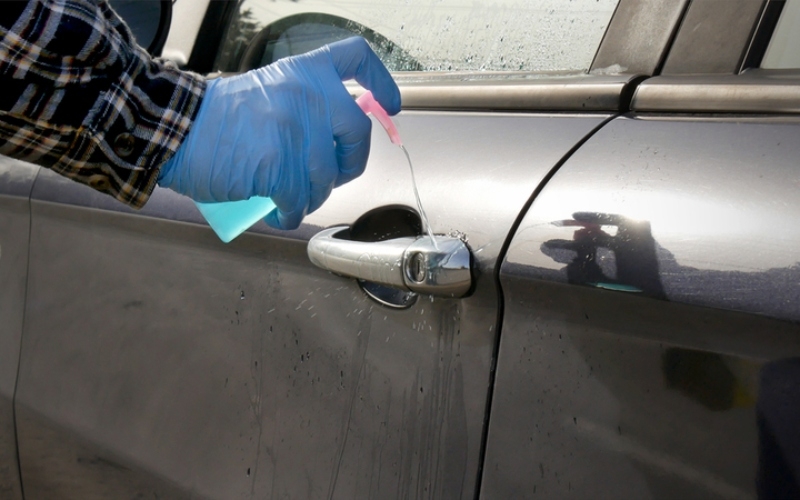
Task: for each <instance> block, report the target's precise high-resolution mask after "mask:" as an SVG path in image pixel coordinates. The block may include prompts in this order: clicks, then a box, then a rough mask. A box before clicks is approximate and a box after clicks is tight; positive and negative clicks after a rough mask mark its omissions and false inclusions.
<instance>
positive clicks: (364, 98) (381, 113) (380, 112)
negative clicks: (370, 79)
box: [356, 90, 403, 146]
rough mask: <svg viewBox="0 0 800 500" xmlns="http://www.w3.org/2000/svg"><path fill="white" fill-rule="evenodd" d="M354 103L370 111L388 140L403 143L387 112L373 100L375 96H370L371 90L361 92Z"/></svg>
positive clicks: (365, 111)
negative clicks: (387, 136) (387, 135)
mask: <svg viewBox="0 0 800 500" xmlns="http://www.w3.org/2000/svg"><path fill="white" fill-rule="evenodd" d="M356 104H358V107H359V108H361V110H362V111H363V112H364V113H366V114H370V113H372V116H374V117H375V118H376V119H377V120H378V123H380V124H381V125H382V126H383V128H384V130H386V133H387V134H389V140H390V141H392V144H396V145H398V146H402V145H403V141H401V140H400V134H399V133H398V132H397V127H395V126H394V122H393V121H392V119H391V118H389V114H388V113H387V112H386V110H385V109H383V107H382V106H381V105H380V104H379V103H378V101H376V100H375V97H373V96H372V92H370V91H369V90H368V91H366V92H364V93H363V94H361V97H359V98H358V99H356Z"/></svg>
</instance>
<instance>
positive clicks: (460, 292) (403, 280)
mask: <svg viewBox="0 0 800 500" xmlns="http://www.w3.org/2000/svg"><path fill="white" fill-rule="evenodd" d="M347 230H348V227H347V226H339V227H333V228H330V229H325V230H323V231H320V232H319V233H317V234H316V235H314V237H312V238H311V240H310V241H309V242H308V257H309V259H311V262H312V263H313V264H314V265H315V266H317V267H319V268H322V269H325V270H327V271H331V272H333V273H336V274H340V275H342V276H348V277H351V278H357V279H361V280H364V281H369V282H373V283H379V284H381V285H386V286H390V287H393V288H399V289H401V290H406V291H411V292H416V293H421V294H426V295H435V296H437V297H463V296H464V295H466V294H467V293H469V291H470V289H471V288H472V256H471V254H470V251H469V248H467V245H466V244H465V243H464V242H463V241H461V240H460V239H458V238H452V237H444V236H437V237H436V245H434V244H433V242H432V241H431V239H430V237H428V236H419V237H405V238H396V239H393V240H386V241H376V242H363V241H353V240H348V239H344V238H343V236H344V235H345V234H346V232H347Z"/></svg>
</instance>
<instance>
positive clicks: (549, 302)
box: [0, 0, 800, 499]
mask: <svg viewBox="0 0 800 500" xmlns="http://www.w3.org/2000/svg"><path fill="white" fill-rule="evenodd" d="M131 3H132V4H134V5H135V4H137V3H140V2H131ZM161 7H163V8H166V9H171V10H172V11H171V19H172V22H171V30H170V31H169V34H168V36H166V39H165V40H162V42H163V50H162V47H161V46H159V45H160V44H159V43H155V44H149V45H148V46H150V47H151V50H153V51H154V52H158V53H160V54H161V55H162V56H163V57H165V58H167V59H171V60H172V61H174V62H175V63H176V64H179V65H181V66H183V67H184V68H186V69H188V70H192V71H196V72H199V73H203V74H208V75H210V76H212V77H220V76H221V77H224V76H225V75H226V74H229V73H235V72H239V71H246V70H248V69H251V68H255V67H258V66H261V65H263V64H268V63H270V62H272V61H274V60H276V59H277V58H280V57H283V56H286V55H292V54H297V53H302V52H304V51H307V50H310V49H312V48H315V47H318V46H321V45H322V44H324V43H327V42H331V41H335V40H339V39H342V38H344V37H348V36H352V35H359V36H363V37H364V38H365V39H366V40H367V41H368V42H369V43H371V44H372V46H373V47H374V49H375V50H376V52H377V53H378V54H379V55H380V56H381V57H382V59H383V60H384V62H385V63H386V64H387V65H388V66H389V67H390V69H392V71H394V73H393V74H394V76H395V79H396V81H397V82H398V84H399V86H400V89H401V93H402V96H403V111H402V112H401V113H400V114H399V115H398V116H396V117H395V118H394V121H395V123H396V125H397V128H398V130H399V133H400V135H401V137H402V139H403V143H404V145H405V147H406V148H407V150H408V154H409V157H410V159H411V162H412V163H413V169H414V176H415V178H416V183H417V184H416V185H417V188H418V190H419V194H420V197H421V202H422V205H423V206H424V208H425V212H426V213H427V215H428V217H429V224H430V228H431V229H432V231H433V233H435V234H436V235H437V236H436V238H435V239H436V240H437V241H440V242H445V241H446V242H447V244H446V245H445V244H444V243H443V244H442V247H441V248H435V247H434V246H433V242H432V241H431V240H430V238H429V237H427V236H426V235H425V227H424V224H423V222H422V218H421V216H420V210H419V209H418V208H417V204H416V200H415V198H414V188H412V184H411V172H410V171H409V166H408V163H407V160H406V156H405V155H404V154H403V152H402V151H401V150H400V149H399V148H398V147H396V146H395V145H394V144H392V143H391V142H390V141H389V139H388V138H387V137H386V135H385V133H384V132H383V130H382V129H381V127H380V126H378V125H377V123H376V124H375V126H374V127H373V136H372V148H371V153H370V158H369V163H368V166H367V170H366V172H365V173H364V175H362V176H361V177H359V178H358V179H356V180H354V181H352V182H350V183H348V184H346V185H344V186H342V187H340V188H337V189H336V190H334V192H333V193H332V195H331V197H330V199H329V200H328V201H327V202H326V203H325V204H324V205H323V206H322V207H321V208H320V209H319V210H318V211H316V212H314V213H312V214H310V215H309V216H308V217H307V218H306V219H305V220H304V222H303V224H302V225H301V226H300V227H299V228H298V229H297V230H293V231H278V230H274V229H271V228H269V227H268V226H266V225H265V224H263V223H258V224H256V225H255V226H253V227H252V228H251V229H250V230H248V231H247V232H245V233H244V234H242V235H241V236H239V237H238V238H236V239H234V240H233V241H232V242H230V243H227V244H226V243H223V242H221V241H220V240H219V239H218V238H217V236H216V235H215V234H214V232H213V231H212V230H211V229H210V227H209V226H208V224H207V223H206V222H205V220H204V219H203V218H202V216H201V215H200V213H199V212H198V211H197V209H196V207H195V205H194V203H193V202H192V201H191V200H189V199H188V198H186V197H183V196H180V195H178V194H176V193H174V192H172V191H170V190H167V189H156V191H155V192H154V194H153V196H152V198H151V199H150V201H149V202H148V203H147V205H146V206H145V207H144V208H143V209H142V210H140V211H134V210H132V209H129V208H128V207H126V206H124V205H122V204H120V203H118V202H116V201H114V200H113V199H112V198H110V197H106V196H104V195H102V194H100V193H98V192H95V191H94V190H92V189H90V188H88V187H86V186H82V185H79V184H77V183H74V182H72V181H70V180H67V179H65V178H62V177H59V176H58V175H56V174H54V173H53V172H51V171H49V170H47V169H42V168H38V167H35V166H32V165H29V164H24V163H21V162H18V161H15V160H11V159H7V158H2V159H0V213H2V216H0V298H2V300H0V312H1V313H2V317H3V321H2V323H1V324H0V360H1V361H2V362H0V492H2V494H3V496H4V497H5V498H12V499H21V498H23V491H24V496H25V498H76V499H92V498H219V499H230V498H381V499H382V498H486V499H493V498H539V497H542V498H615V499H616V498H632V499H633V498H635V499H642V498H654V499H672V498H727V499H731V498H733V499H746V498H756V497H760V498H789V497H797V496H798V495H800V484H798V482H797V480H796V479H795V478H796V477H800V476H798V475H797V474H798V473H800V469H798V467H800V466H799V465H798V464H799V463H800V461H799V460H798V458H799V457H800V452H798V448H797V446H796V444H797V443H798V436H800V434H799V433H798V431H797V430H796V429H797V425H796V422H797V421H798V417H799V416H800V406H798V401H800V399H799V398H798V396H800V361H798V360H799V359H800V357H799V356H800V328H799V327H798V322H799V321H800V264H799V263H800V224H798V217H800V196H798V195H797V194H798V191H799V190H800V173H798V172H799V171H798V158H800V141H798V137H800V116H798V113H800V55H798V54H800V51H797V50H796V47H797V44H798V42H800V40H798V36H800V35H798V33H800V30H798V25H800V2H798V1H795V0H787V1H782V0H763V1H755V0H726V1H724V2H723V1H718V0H693V1H689V0H652V1H649V2H640V1H637V0H618V1H617V0H599V1H598V0H574V1H572V2H565V1H564V0H552V1H550V0H541V1H540V2H536V3H534V2H530V3H525V2H510V1H502V2H501V1H498V2H491V3H485V4H484V3H479V2H466V1H464V0H442V1H437V2H432V1H423V0H410V1H409V0H406V1H396V2H395V1H389V0H387V1H384V2H374V1H367V0H363V1H360V0H356V1H347V2H345V1H331V2H319V1H314V0H308V1H303V2H297V1H288V0H244V1H241V2H233V1H207V0H177V1H176V2H174V5H172V2H161ZM169 17H170V16H163V15H162V16H161V17H159V19H160V20H163V19H167V18H169ZM157 34H158V33H157ZM161 34H162V35H163V32H162V33H161ZM153 37H154V40H155V39H157V36H156V35H153ZM143 44H144V43H143ZM348 89H349V90H350V91H351V92H352V94H353V95H354V97H355V96H358V95H360V93H361V92H362V91H361V89H360V88H359V87H358V86H357V85H355V84H353V83H352V82H351V83H348ZM464 252H466V256H465V254H464ZM331 254H334V255H336V256H337V257H341V258H340V259H327V260H326V257H328V256H330V255H331ZM334 260H336V262H333V261H334ZM337 262H338V263H337ZM318 266H322V267H318ZM453 276H456V277H453ZM456 285H457V286H456Z"/></svg>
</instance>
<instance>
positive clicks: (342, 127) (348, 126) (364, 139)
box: [331, 92, 372, 187]
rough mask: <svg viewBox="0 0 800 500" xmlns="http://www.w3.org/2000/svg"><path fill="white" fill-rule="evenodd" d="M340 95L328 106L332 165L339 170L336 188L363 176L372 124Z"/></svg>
mask: <svg viewBox="0 0 800 500" xmlns="http://www.w3.org/2000/svg"><path fill="white" fill-rule="evenodd" d="M342 94H344V95H343V96H342V98H341V99H338V100H336V101H335V102H333V103H332V105H331V108H332V116H331V122H332V124H333V136H334V138H335V139H336V163H337V164H338V166H339V172H338V176H337V177H336V187H339V186H341V185H342V184H345V183H347V182H350V181H351V180H353V179H355V178H356V177H358V176H359V175H361V174H362V173H364V169H365V168H366V166H367V158H368V157H369V147H370V139H371V133H372V121H371V120H370V119H369V118H368V117H367V115H365V114H364V112H363V111H361V109H360V108H359V107H358V105H357V104H356V103H355V101H353V99H352V97H350V95H349V94H347V92H342Z"/></svg>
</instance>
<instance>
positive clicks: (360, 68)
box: [328, 37, 400, 115]
mask: <svg viewBox="0 0 800 500" xmlns="http://www.w3.org/2000/svg"><path fill="white" fill-rule="evenodd" d="M328 50H329V52H330V55H331V59H332V60H333V65H334V67H335V68H336V72H337V73H338V74H339V77H340V78H341V79H342V80H351V79H355V80H356V81H357V82H358V83H359V84H360V85H361V86H362V87H364V88H365V89H367V90H370V91H372V94H373V95H374V96H375V99H376V100H377V101H378V102H379V103H380V104H381V106H383V109H385V110H386V112H387V113H389V114H390V115H396V114H397V113H399V112H400V90H399V89H398V88H397V84H395V83H394V80H393V79H392V75H391V74H389V70H388V69H386V66H384V65H383V63H382V62H381V60H380V59H379V58H378V56H377V55H375V52H373V51H372V49H371V48H370V47H369V44H368V43H367V41H366V40H364V39H363V38H361V37H353V38H348V39H346V40H342V41H339V42H335V43H332V44H330V45H328Z"/></svg>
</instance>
